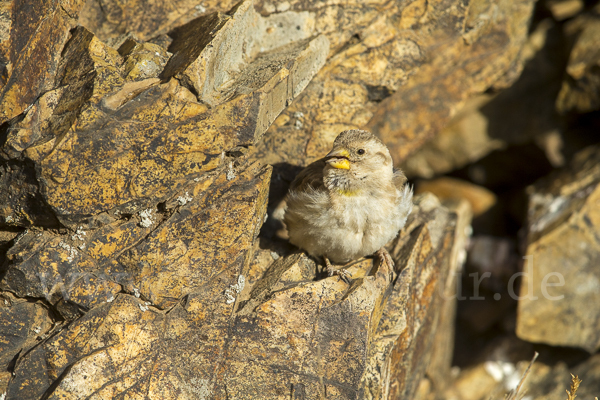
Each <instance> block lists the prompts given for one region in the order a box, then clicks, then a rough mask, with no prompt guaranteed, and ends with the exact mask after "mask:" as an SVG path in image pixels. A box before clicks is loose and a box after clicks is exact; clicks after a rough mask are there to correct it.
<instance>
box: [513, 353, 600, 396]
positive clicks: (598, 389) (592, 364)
mask: <svg viewBox="0 0 600 400" xmlns="http://www.w3.org/2000/svg"><path fill="white" fill-rule="evenodd" d="M571 374H573V375H575V376H578V377H579V379H580V380H581V384H580V386H579V389H578V390H577V397H581V398H582V399H588V398H589V399H592V398H595V397H598V393H600V356H599V355H594V356H592V357H590V358H589V359H588V360H586V361H584V362H582V363H580V364H578V365H576V366H573V367H569V366H567V365H566V364H565V363H564V362H560V363H558V364H556V365H552V364H549V365H548V364H544V363H536V364H534V366H533V368H532V370H531V372H530V373H529V376H528V378H527V380H526V381H525V384H524V385H523V390H526V391H527V393H530V394H535V398H536V399H540V400H550V399H556V398H560V396H562V397H564V396H565V394H564V393H565V390H568V389H570V386H571V381H572V378H571Z"/></svg>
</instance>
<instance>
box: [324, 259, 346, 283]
mask: <svg viewBox="0 0 600 400" xmlns="http://www.w3.org/2000/svg"><path fill="white" fill-rule="evenodd" d="M323 259H324V260H325V267H326V268H327V275H329V276H334V275H337V276H339V277H340V279H341V280H343V281H344V282H346V283H347V284H350V279H352V274H350V272H348V271H346V270H345V269H344V268H340V269H333V265H332V264H331V262H330V261H329V259H328V258H327V257H323Z"/></svg>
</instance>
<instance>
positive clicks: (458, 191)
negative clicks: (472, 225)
mask: <svg viewBox="0 0 600 400" xmlns="http://www.w3.org/2000/svg"><path fill="white" fill-rule="evenodd" d="M416 192H417V193H423V192H431V193H433V194H435V195H436V196H437V197H438V198H439V199H441V200H446V199H461V198H462V199H465V200H467V201H468V202H469V204H470V205H471V209H472V210H473V216H475V217H477V216H479V215H481V214H483V213H484V212H486V211H487V210H488V209H489V208H490V207H492V206H493V205H494V204H495V203H496V196H495V195H494V193H492V192H490V191H489V190H487V189H486V188H483V187H481V186H477V185H474V184H472V183H470V182H467V181H463V180H460V179H454V178H449V177H442V178H438V179H434V180H432V181H420V182H418V184H417V188H416Z"/></svg>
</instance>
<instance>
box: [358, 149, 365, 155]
mask: <svg viewBox="0 0 600 400" xmlns="http://www.w3.org/2000/svg"><path fill="white" fill-rule="evenodd" d="M357 153H358V154H359V155H361V156H362V155H363V154H365V150H364V149H358V151H357Z"/></svg>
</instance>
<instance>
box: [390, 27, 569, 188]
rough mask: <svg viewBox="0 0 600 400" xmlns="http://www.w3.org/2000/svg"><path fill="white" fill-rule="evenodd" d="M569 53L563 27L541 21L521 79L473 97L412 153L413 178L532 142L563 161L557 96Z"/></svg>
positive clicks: (408, 169) (408, 165)
mask: <svg viewBox="0 0 600 400" xmlns="http://www.w3.org/2000/svg"><path fill="white" fill-rule="evenodd" d="M563 53H564V50H563V45H562V37H561V32H560V29H559V27H558V26H556V24H555V23H554V22H552V21H551V20H550V19H545V20H542V21H540V22H539V23H538V24H537V25H536V26H535V30H534V31H533V32H532V34H531V35H530V36H529V37H528V39H527V42H526V43H525V45H524V46H523V49H522V52H521V55H520V57H521V58H520V60H521V62H522V63H524V68H523V72H522V74H521V76H520V77H519V78H518V79H517V80H516V82H515V83H514V84H513V85H512V86H511V87H509V88H506V89H504V90H501V91H497V92H491V93H485V94H481V95H478V96H474V97H472V98H471V99H469V100H467V101H466V102H465V104H464V106H463V107H462V108H461V109H460V111H458V112H457V113H456V114H455V116H454V117H453V118H452V120H450V121H449V122H448V123H447V124H446V125H445V126H444V127H443V129H440V132H439V134H438V135H437V136H436V137H435V138H433V139H432V140H431V141H430V142H428V143H426V144H425V145H423V146H422V147H421V148H420V149H419V150H418V151H416V152H415V153H413V154H411V155H410V157H409V158H407V159H406V160H405V161H404V162H403V163H402V164H401V168H402V169H403V170H404V171H405V173H406V174H407V176H409V177H420V178H428V179H429V178H433V177H435V176H437V175H440V174H444V173H448V172H451V171H454V170H457V169H460V168H463V167H465V166H467V165H469V164H471V163H473V162H475V161H477V160H480V159H481V158H483V157H484V156H486V155H488V154H489V153H491V152H493V151H495V150H503V149H506V148H507V147H509V146H517V145H518V146H520V145H524V144H527V143H532V142H533V143H536V144H537V145H538V146H539V147H540V148H541V149H543V151H544V152H545V153H546V157H547V158H548V160H549V161H550V162H551V163H552V164H553V165H554V166H561V165H562V164H563V163H564V155H563V149H562V144H563V142H564V139H563V137H564V136H565V134H564V126H563V125H564V124H563V123H562V122H561V121H560V118H559V116H558V114H557V113H556V110H555V100H556V96H557V94H558V92H559V90H560V80H561V79H562V76H563V72H564V63H565V60H564V56H563ZM512 158H513V160H515V159H518V158H517V157H512ZM478 183H480V182H478Z"/></svg>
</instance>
